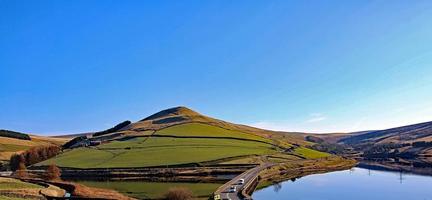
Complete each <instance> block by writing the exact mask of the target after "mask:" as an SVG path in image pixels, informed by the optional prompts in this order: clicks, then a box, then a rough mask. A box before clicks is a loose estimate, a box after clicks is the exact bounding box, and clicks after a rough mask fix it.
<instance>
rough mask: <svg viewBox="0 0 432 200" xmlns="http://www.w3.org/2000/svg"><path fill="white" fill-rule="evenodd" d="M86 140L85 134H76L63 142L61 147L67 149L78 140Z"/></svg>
mask: <svg viewBox="0 0 432 200" xmlns="http://www.w3.org/2000/svg"><path fill="white" fill-rule="evenodd" d="M84 140H87V136H78V137H76V138H74V139H72V140H70V141H68V142H66V143H65V144H63V149H69V148H71V147H72V146H73V145H75V144H76V143H78V142H81V141H84Z"/></svg>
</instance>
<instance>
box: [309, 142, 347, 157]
mask: <svg viewBox="0 0 432 200" xmlns="http://www.w3.org/2000/svg"><path fill="white" fill-rule="evenodd" d="M311 148H312V149H314V150H317V151H322V152H327V153H331V154H336V155H343V154H345V153H347V151H348V150H347V146H345V145H340V144H330V143H325V142H324V143H318V144H314V145H312V146H311Z"/></svg>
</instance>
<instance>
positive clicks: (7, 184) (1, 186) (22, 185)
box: [0, 177, 43, 193]
mask: <svg viewBox="0 0 432 200" xmlns="http://www.w3.org/2000/svg"><path fill="white" fill-rule="evenodd" d="M37 188H43V187H42V186H40V185H36V184H31V183H26V182H23V181H20V180H18V179H13V178H3V177H0V193H1V190H15V189H37Z"/></svg>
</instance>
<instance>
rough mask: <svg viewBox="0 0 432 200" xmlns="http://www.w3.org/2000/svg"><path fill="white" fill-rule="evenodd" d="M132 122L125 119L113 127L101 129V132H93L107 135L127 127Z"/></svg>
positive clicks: (95, 134) (94, 134) (97, 134)
mask: <svg viewBox="0 0 432 200" xmlns="http://www.w3.org/2000/svg"><path fill="white" fill-rule="evenodd" d="M131 123H132V122H131V121H129V120H127V121H124V122H122V123H120V124H117V125H115V126H114V127H112V128H109V129H107V130H104V131H99V132H96V133H93V136H100V135H105V134H109V133H114V132H116V131H118V130H120V129H122V128H124V127H126V126H127V125H129V124H131Z"/></svg>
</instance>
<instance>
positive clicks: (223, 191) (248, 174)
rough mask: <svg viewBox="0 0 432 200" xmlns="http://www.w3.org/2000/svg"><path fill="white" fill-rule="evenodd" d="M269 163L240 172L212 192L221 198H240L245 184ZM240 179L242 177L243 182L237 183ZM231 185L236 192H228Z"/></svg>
mask: <svg viewBox="0 0 432 200" xmlns="http://www.w3.org/2000/svg"><path fill="white" fill-rule="evenodd" d="M272 165H273V164H271V163H266V164H262V165H259V166H257V167H254V168H252V169H249V170H247V171H245V172H243V173H242V174H240V175H238V176H236V177H235V178H233V179H232V180H230V181H228V182H227V183H225V184H223V185H222V186H221V187H219V188H218V190H217V191H216V192H215V193H214V194H215V195H220V197H221V199H226V200H228V199H230V200H240V199H242V198H241V195H240V193H241V191H242V190H243V188H244V187H245V186H248V185H249V184H251V182H252V181H253V180H254V179H255V178H256V177H257V176H258V175H259V173H260V172H261V171H262V170H263V169H265V168H267V167H270V166H272ZM240 179H244V180H245V182H244V184H239V182H240ZM231 186H235V187H236V192H229V190H230V188H231Z"/></svg>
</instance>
